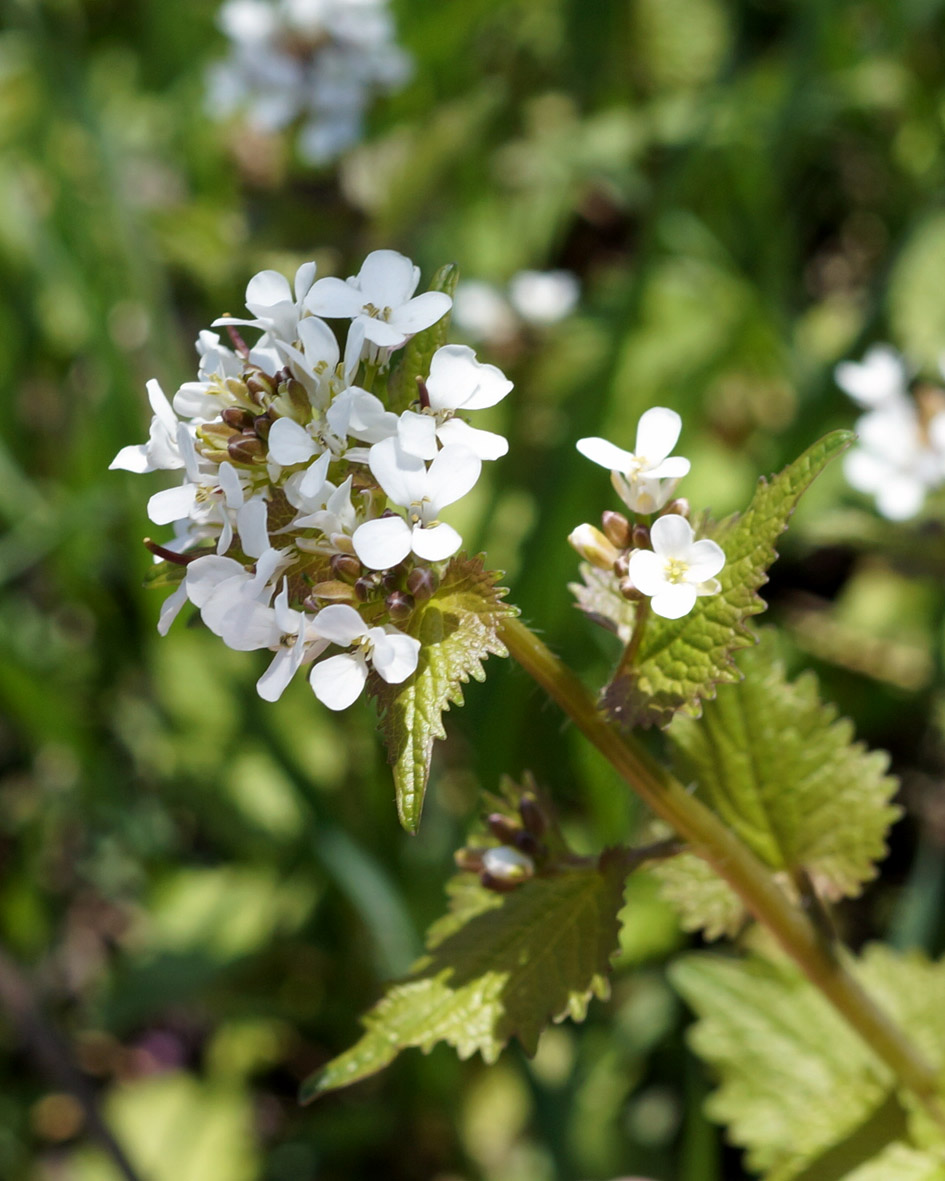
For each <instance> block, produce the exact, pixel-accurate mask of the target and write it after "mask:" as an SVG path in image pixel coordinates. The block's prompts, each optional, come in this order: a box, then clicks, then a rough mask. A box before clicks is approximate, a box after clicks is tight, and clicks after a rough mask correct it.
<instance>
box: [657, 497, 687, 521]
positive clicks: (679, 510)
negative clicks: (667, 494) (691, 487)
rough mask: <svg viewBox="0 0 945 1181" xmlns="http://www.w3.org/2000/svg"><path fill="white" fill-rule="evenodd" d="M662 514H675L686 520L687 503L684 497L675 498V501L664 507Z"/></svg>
mask: <svg viewBox="0 0 945 1181" xmlns="http://www.w3.org/2000/svg"><path fill="white" fill-rule="evenodd" d="M663 512H664V513H676V514H678V515H679V516H680V517H686V518H688V517H689V501H688V500H687V499H686V498H685V496H677V497H676V499H675V500H671V501H670V502H669V504H668V505H667V506H666V508H664V509H663Z"/></svg>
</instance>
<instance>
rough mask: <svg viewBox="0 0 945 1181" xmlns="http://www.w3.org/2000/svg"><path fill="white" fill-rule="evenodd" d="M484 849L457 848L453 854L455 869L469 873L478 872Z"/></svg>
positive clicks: (480, 867)
mask: <svg viewBox="0 0 945 1181" xmlns="http://www.w3.org/2000/svg"><path fill="white" fill-rule="evenodd" d="M484 852H485V849H457V850H456V852H455V853H454V854H453V861H454V862H455V863H456V868H457V869H463V870H466V871H467V872H469V873H479V871H480V870H481V869H482V855H483V853H484Z"/></svg>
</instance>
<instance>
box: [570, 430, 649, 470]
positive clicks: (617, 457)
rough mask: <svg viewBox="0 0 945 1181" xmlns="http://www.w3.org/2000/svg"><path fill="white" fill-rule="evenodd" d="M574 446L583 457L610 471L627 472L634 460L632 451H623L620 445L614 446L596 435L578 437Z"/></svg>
mask: <svg viewBox="0 0 945 1181" xmlns="http://www.w3.org/2000/svg"><path fill="white" fill-rule="evenodd" d="M575 446H576V447H577V449H578V451H580V453H581V454H582V455H583V456H584V457H585V459H589V460H590V461H591V463H597V464H600V466H601V467H605V468H608V469H609V470H610V471H612V472H628V471H629V470H630V469H631V467H633V464H634V463H635V462H636V456H635V455H634V454H633V452H632V451H624V450H623V448H622V447H615V446H614V444H613V443H608V442H607V440H606V439H601V438H598V437H597V436H594V437H592V438H589V439H578V441H577V443H576V444H575Z"/></svg>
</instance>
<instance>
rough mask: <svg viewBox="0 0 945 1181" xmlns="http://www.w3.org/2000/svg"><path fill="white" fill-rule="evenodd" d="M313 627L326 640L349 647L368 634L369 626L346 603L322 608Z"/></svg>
mask: <svg viewBox="0 0 945 1181" xmlns="http://www.w3.org/2000/svg"><path fill="white" fill-rule="evenodd" d="M312 627H313V628H314V630H315V631H316V632H317V633H318V634H319V635H320V636H321V637H322V638H323V639H325V640H330V641H331V642H332V643H333V644H340V645H341V646H342V647H347V645H348V644H353V643H354V641H355V640H359V639H360V638H361V637H362V636H364V635H366V634H367V630H368V629H367V626H366V625H365V622H364V620H363V619H362V618H361V616H360V615H359V614H358V613H357V611H355V609H354V608H353V607H349V606H348V605H347V604H346V603H332V604H331V606H329V607H322V609H321V611H319V612H318V614H317V615H316V616H315V618H314V619H313V620H312Z"/></svg>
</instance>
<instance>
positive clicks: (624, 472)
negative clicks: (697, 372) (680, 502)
mask: <svg viewBox="0 0 945 1181" xmlns="http://www.w3.org/2000/svg"><path fill="white" fill-rule="evenodd" d="M681 429H682V419H681V418H680V417H679V415H678V414H677V413H676V411H675V410H669V409H667V407H665V406H654V407H652V409H650V410H647V411H646V412H645V413H644V414H643V415H642V416H641V418H640V422H639V424H638V426H637V439H636V451H624V450H623V448H621V447H616V446H614V444H613V443H609V442H608V441H607V440H606V439H601V438H596V437H594V438H588V439H579V440H578V442H577V449H578V451H580V452H581V454H582V455H584V456H586V457H587V458H588V459H590V460H591V461H592V462H594V463H597V464H600V466H601V467H605V468H609V469H610V471H611V472H612V479H613V481H614V487H615V488H616V489H617V492H618V494H619V495H620V497H621V499H622V500H623V502H624V503H625V504H626V505H627V507H628V508H629V509H631V510H632V511H633V512H635V513H654V512H658V511H659V509H661V508H662V507H663V505H664V504H666V502H667V501H668V500H669V498H670V497H671V496H672V494H673V491H674V490H675V487H676V482H677V480H679V479H680V478H681V477H682V476H684V475H686V473H687V472H688V471H689V460H688V459H684V458H683V457H682V456H680V455H674V456H671V455H670V454H669V453H670V452H671V451H672V449H673V448H674V447H675V446H676V440H677V439H678V438H679V432H680V430H681Z"/></svg>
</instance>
